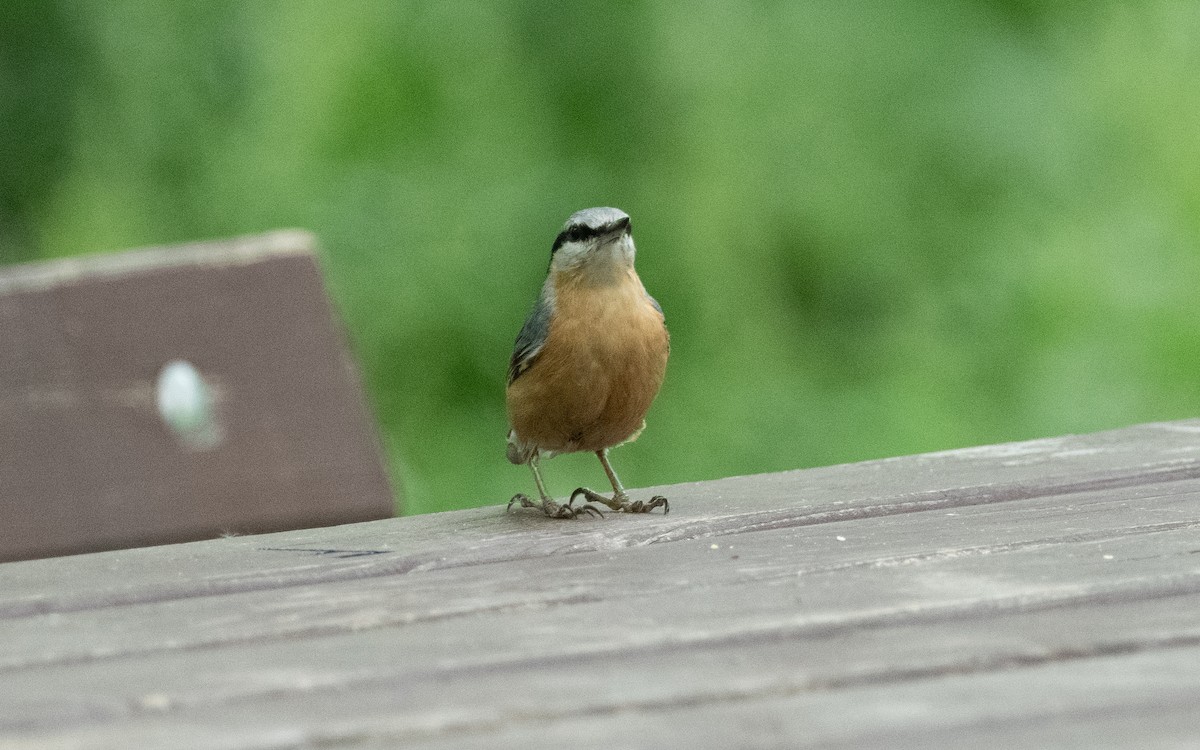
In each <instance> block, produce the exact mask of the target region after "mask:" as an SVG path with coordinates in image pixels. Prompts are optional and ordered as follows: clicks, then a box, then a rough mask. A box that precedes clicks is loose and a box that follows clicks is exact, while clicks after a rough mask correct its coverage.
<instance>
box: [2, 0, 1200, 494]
mask: <svg viewBox="0 0 1200 750" xmlns="http://www.w3.org/2000/svg"><path fill="white" fill-rule="evenodd" d="M0 14H2V15H3V16H4V17H3V19H2V20H0V66H2V67H0V261H3V262H16V261H24V260H31V259H37V258H42V257H51V256H58V255H69V254H76V253H86V252H97V251H106V250H116V249H121V248H127V247H131V246H138V245H146V244H161V243H167V242H175V241H185V240H193V239H200V238H211V237H219V236H223V235H233V234H239V233H248V232H256V231H260V230H265V229H270V228H275V227H281V226H299V227H304V228H308V229H311V230H313V231H315V232H316V233H317V234H318V235H319V236H320V238H321V240H322V242H323V245H324V252H325V258H324V261H325V267H326V272H327V276H328V281H329V284H330V287H331V291H332V293H333V296H334V298H335V300H336V302H337V304H338V307H339V309H340V310H341V312H342V315H343V316H344V319H345V321H346V324H347V328H348V331H349V335H350V339H351V345H352V346H353V349H354V351H355V353H356V355H357V357H358V359H359V360H360V362H361V364H362V367H363V369H364V373H365V379H366V382H367V385H368V388H369V392H370V395H371V398H372V402H373V405H374V407H375V410H376V413H377V414H378V416H379V419H380V422H381V426H382V434H383V440H384V444H385V447H386V450H387V452H388V454H389V456H390V459H391V465H392V467H393V472H394V474H395V476H396V478H397V479H398V480H399V483H400V484H402V485H403V486H404V488H405V494H406V496H407V510H408V511H409V512H424V511H431V510H440V509H447V508H454V507H464V506H472V505H481V504H488V503H502V502H505V501H507V499H508V497H509V496H510V495H512V494H513V493H514V492H516V491H518V490H521V491H529V490H530V489H531V480H530V477H529V475H528V472H527V471H526V469H524V468H523V467H514V466H510V465H509V464H508V463H507V462H506V461H505V460H504V434H505V431H506V426H505V418H504V404H503V389H504V372H505V367H506V365H507V359H508V356H509V351H510V348H511V345H512V341H513V338H514V336H515V334H516V332H517V330H518V328H519V327H520V325H521V322H522V320H523V318H524V315H525V314H526V312H527V311H528V309H529V306H530V305H531V304H532V301H533V298H534V295H535V294H536V292H537V289H538V288H539V285H540V284H541V281H542V275H543V273H544V271H545V266H546V261H547V258H548V253H549V248H550V242H551V240H552V238H553V236H554V234H555V232H556V231H557V229H558V227H559V224H560V223H561V222H562V221H563V219H564V218H565V217H566V216H567V215H568V214H569V213H571V212H572V211H574V210H576V209H579V208H583V207H585V206H592V205H615V206H619V207H621V208H623V209H625V210H626V211H628V212H629V213H630V214H631V215H632V216H633V218H634V225H635V228H636V232H635V236H636V239H637V243H638V248H639V251H640V254H639V268H640V271H641V274H642V277H643V279H644V280H645V282H646V285H647V287H648V288H649V289H650V291H651V293H653V294H654V295H655V296H656V297H657V298H658V299H659V300H660V301H661V302H662V304H663V307H664V308H665V309H666V311H667V318H668V323H669V325H670V327H671V332H672V336H673V354H672V361H671V366H670V369H669V372H668V377H667V383H666V385H665V387H664V389H663V392H662V394H661V396H660V398H659V401H658V403H657V404H656V405H655V407H654V409H653V410H652V412H651V414H650V417H649V428H648V429H647V431H646V432H645V434H644V435H643V436H642V438H641V439H640V440H639V441H638V443H637V444H636V445H635V446H630V447H626V448H623V449H621V450H619V451H618V452H617V453H616V454H615V455H614V460H615V462H616V466H617V468H618V470H620V471H621V472H622V474H623V478H624V479H625V480H626V483H627V484H629V485H630V486H644V485H648V484H662V483H668V482H680V481H687V480H698V479H706V478H712V477H718V476H723V475H731V474H739V473H750V472H758V471H767V470H777V469H788V468H797V467H804V466H812V465H818V464H826V463H831V462H840V461H852V460H858V459H865V458H870V457H878V456H887V455H895V454H902V453H909V452H916V451H926V450H934V449H940V448H950V447H956V446H962V445H968V444H979V443H990V442H996V441H1002V440H1010V439H1019V438H1028V437H1036V436H1045V435H1053V434H1060V433H1065V432H1070V431H1082V430H1091V429H1099V428H1104V427H1110V426H1118V425H1124V424H1130V423H1135V422H1142V421H1148V420H1156V419H1170V418H1181V417H1188V416H1195V415H1197V414H1198V413H1200V325H1198V320H1197V314H1196V308H1197V301H1198V299H1200V252H1198V247H1200V169H1198V168H1197V165H1198V164H1200V137H1198V135H1200V85H1197V82H1198V81H1200V54H1198V53H1197V50H1198V49H1200V47H1197V44H1196V40H1197V39H1200V6H1197V5H1196V4H1195V3H1186V2H1156V1H1153V0H1151V1H1150V2H1144V3H1136V4H1135V3H1123V2H1103V1H1101V2H1091V3H1065V4H1062V3H1060V4H1040V3H1032V2H1021V1H1019V0H1010V1H1009V2H1000V1H996V0H994V1H993V2H967V1H965V0H962V1H958V2H952V1H950V0H947V1H945V2H920V1H918V0H909V1H908V2H902V3H890V4H879V3H853V2H852V3H822V2H808V3H801V2H794V3H787V2H755V3H715V2H710V3H673V2H666V1H665V0H655V1H649V0H648V1H633V0H630V1H629V2H612V3H600V2H589V3H555V2H544V3H531V2H518V1H516V0H507V1H505V0H495V1H494V2H486V3H465V2H446V3H428V4H423V3H399V2H390V1H389V2H384V1H383V0H377V1H374V2H372V1H370V0H361V1H358V0H355V1H350V2H345V3H337V4H330V3H327V2H309V1H301V0H294V1H290V2H272V1H268V0H262V1H260V2H253V3H243V2H205V3H193V2H182V3H146V2H142V1H140V0H109V2H106V3H89V4H83V5H79V4H68V3H61V2H54V1H52V0H28V1H24V0H16V2H13V3H9V4H8V5H7V6H6V7H5V9H4V10H3V11H0ZM545 468H546V474H547V477H548V480H549V483H550V488H551V490H552V491H554V492H555V493H556V494H562V493H565V492H569V491H570V490H571V489H573V488H574V487H575V486H577V485H579V484H591V485H593V486H603V484H604V481H603V474H602V473H601V471H600V467H599V464H598V462H596V461H595V459H594V458H593V457H591V456H568V457H562V458H558V459H555V460H554V461H553V462H551V463H549V464H547V465H546V467H545Z"/></svg>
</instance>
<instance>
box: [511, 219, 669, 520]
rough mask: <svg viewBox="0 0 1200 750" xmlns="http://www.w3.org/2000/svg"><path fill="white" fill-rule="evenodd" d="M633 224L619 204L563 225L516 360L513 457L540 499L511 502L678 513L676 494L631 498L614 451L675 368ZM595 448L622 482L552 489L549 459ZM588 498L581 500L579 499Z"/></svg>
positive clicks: (631, 435) (557, 513)
mask: <svg viewBox="0 0 1200 750" xmlns="http://www.w3.org/2000/svg"><path fill="white" fill-rule="evenodd" d="M632 232H633V226H632V222H631V221H630V218H629V214H627V213H625V212H624V211H622V210H620V209H617V208H609V207H600V208H585V209H583V210H582V211H577V212H575V213H573V214H571V216H570V217H569V218H568V219H567V221H566V223H564V224H563V226H562V229H561V231H559V233H558V236H557V237H555V238H554V244H553V246H552V247H551V250H550V266H549V269H548V272H547V274H546V281H545V283H544V284H543V285H542V290H541V294H540V295H539V296H538V299H537V302H536V303H535V304H534V306H533V310H532V312H530V314H529V317H528V318H527V319H526V320H525V324H524V325H523V326H522V327H521V331H520V333H519V334H518V335H517V340H516V343H515V344H514V346H513V352H512V358H511V360H510V361H509V365H508V385H507V388H506V389H505V402H506V406H507V412H508V424H509V432H508V447H507V455H508V460H509V461H510V462H512V463H514V464H527V465H528V466H529V469H530V470H531V471H532V472H533V479H534V483H535V484H536V485H537V490H538V494H539V495H540V496H541V497H540V502H538V501H534V500H531V499H530V498H529V497H528V496H527V495H525V494H523V493H518V494H516V495H514V496H513V498H512V499H511V500H510V501H509V502H508V508H506V510H509V509H511V508H512V506H513V504H514V503H519V504H520V506H521V507H522V508H539V507H540V508H541V509H542V511H543V512H544V513H545V514H546V515H547V516H550V517H553V518H576V517H578V516H579V515H582V514H588V515H595V516H601V515H603V513H602V512H601V511H600V509H599V508H597V507H596V505H594V504H593V503H595V504H601V505H605V506H607V507H608V508H610V509H612V510H614V511H624V512H628V513H646V512H649V511H651V510H653V509H655V508H660V507H661V508H662V509H663V513H669V512H670V510H671V506H670V503H669V502H668V501H667V498H665V497H663V496H661V495H655V496H654V497H652V498H650V499H649V500H645V501H643V500H631V499H630V497H629V494H628V493H627V492H626V491H625V488H624V487H623V486H622V485H621V480H620V479H619V478H618V477H617V473H616V472H615V471H614V470H613V467H612V463H611V462H610V461H609V457H608V452H609V450H610V449H611V448H614V447H616V446H618V445H621V444H623V443H627V442H630V441H632V440H634V439H636V438H637V436H638V435H639V434H641V432H642V430H643V429H645V427H646V421H645V417H646V412H647V411H648V410H649V409H650V405H651V404H652V403H653V402H654V399H655V397H656V396H657V395H658V391H659V388H660V387H661V386H662V382H663V378H664V376H665V375H666V370H667V357H668V355H669V354H670V348H671V343H670V334H668V332H667V326H666V319H665V317H664V316H663V310H662V306H660V305H659V304H658V301H657V300H655V299H654V298H653V297H651V296H650V295H649V294H648V293H647V292H646V288H645V286H643V284H642V280H641V279H640V278H639V277H638V275H637V272H636V271H635V270H634V266H633V262H634V255H635V250H634V245H633V233H632ZM580 451H590V452H592V453H595V454H596V456H597V457H598V458H599V459H600V464H601V465H602V466H603V467H604V473H605V474H606V475H608V480H609V482H610V483H611V484H612V489H613V494H612V496H611V497H606V496H604V495H602V494H600V493H598V492H593V491H592V490H590V489H588V488H586V487H580V488H578V489H576V490H575V491H574V492H572V493H571V497H570V499H569V500H568V501H567V503H566V504H560V503H558V502H556V501H555V500H554V499H553V498H551V497H550V495H549V494H548V493H547V492H546V485H545V483H544V482H543V481H542V474H541V470H540V460H541V459H543V458H551V457H553V456H556V455H559V454H563V453H576V452H580ZM581 495H582V496H583V497H584V498H585V502H584V504H582V505H579V506H576V505H575V504H574V503H575V499H576V498H577V497H579V496H581Z"/></svg>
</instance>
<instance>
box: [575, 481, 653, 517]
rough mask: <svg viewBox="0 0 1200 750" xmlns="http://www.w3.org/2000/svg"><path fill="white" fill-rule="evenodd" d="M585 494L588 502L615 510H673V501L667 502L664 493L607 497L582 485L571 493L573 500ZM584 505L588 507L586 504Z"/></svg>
mask: <svg viewBox="0 0 1200 750" xmlns="http://www.w3.org/2000/svg"><path fill="white" fill-rule="evenodd" d="M578 495H583V496H584V497H585V498H587V501H588V503H600V504H602V505H607V506H608V507H609V508H612V509H613V510H620V511H624V512H626V513H649V512H650V511H652V510H654V509H655V508H662V509H663V515H664V516H665V515H666V514H668V513H670V512H671V503H669V502H667V498H665V497H663V496H662V495H655V496H654V497H652V498H650V499H649V500H644V501H643V500H630V499H629V496H628V495H626V494H625V493H623V492H618V493H616V494H614V495H613V496H612V497H611V498H609V497H605V496H604V495H601V494H600V493H598V492H593V491H592V490H589V489H588V488H587V487H580V488H578V489H576V490H575V491H574V492H572V493H571V502H575V497H576V496H578ZM583 507H585V508H586V507H587V506H586V505H585V506H583Z"/></svg>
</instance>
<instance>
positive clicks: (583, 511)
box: [504, 492, 604, 518]
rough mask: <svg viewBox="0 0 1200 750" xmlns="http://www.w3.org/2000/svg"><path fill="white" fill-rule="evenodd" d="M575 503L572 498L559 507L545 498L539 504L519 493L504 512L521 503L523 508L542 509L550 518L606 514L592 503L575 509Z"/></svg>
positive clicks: (509, 502)
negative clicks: (514, 504)
mask: <svg viewBox="0 0 1200 750" xmlns="http://www.w3.org/2000/svg"><path fill="white" fill-rule="evenodd" d="M574 502H575V497H574V496H571V499H570V500H569V501H567V504H566V505H559V504H558V503H556V502H554V501H553V500H551V499H550V498H548V497H547V498H543V499H542V502H540V503H538V502H534V501H533V500H531V499H530V498H529V496H528V495H526V494H525V493H523V492H518V493H517V494H515V495H513V497H512V500H509V501H508V507H507V508H505V509H504V512H505V513H507V512H508V511H509V510H511V509H512V506H513V503H520V504H521V507H522V508H541V509H542V512H543V513H545V514H546V515H547V516H549V517H550V518H578V517H579V516H582V515H594V516H597V517H603V516H604V514H603V513H601V512H600V509H599V508H597V507H596V506H594V505H592V504H590V503H588V504H585V505H580V506H579V507H575V506H574V504H573V503H574Z"/></svg>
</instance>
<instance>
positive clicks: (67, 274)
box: [0, 232, 393, 560]
mask: <svg viewBox="0 0 1200 750" xmlns="http://www.w3.org/2000/svg"><path fill="white" fill-rule="evenodd" d="M313 245H314V241H313V238H312V237H311V236H310V235H308V234H306V233H303V232H277V233H273V234H267V235H262V236H258V237H246V238H240V239H236V240H230V241H226V242H215V243H208V244H200V245H188V246H178V247H168V248H157V249H149V250H140V251H131V252H128V253H122V254H118V255H105V256H97V257H87V258H78V259H68V260H60V261H52V262H47V263H41V264H35V265H30V266H19V267H9V268H4V269H0V498H2V499H3V506H4V509H3V513H2V514H0V560H12V559H22V558H30V557H41V556H47V555H56V554H68V553H74V552H85V551H95V550H104V549H113V548H120V547H128V546H134V545H145V544H155V543H163V542H170V541H184V540H191V539H205V538H213V537H216V536H218V535H220V534H221V533H226V532H229V533H245V532H261V531H275V530H283V529H294V528H301V527H305V526H320V525H329V524H334V523H346V522H350V521H361V520H368V519H376V518H386V517H388V516H390V515H392V507H393V496H392V492H391V490H390V488H389V486H388V481H387V478H386V475H385V473H384V470H383V465H382V461H381V457H380V451H379V447H378V445H377V442H376V438H375V436H374V434H373V431H372V428H371V419H370V417H369V415H368V414H367V412H366V409H365V403H364V399H363V394H362V392H361V389H360V387H359V384H358V381H357V376H356V374H355V372H354V367H353V365H352V363H351V361H350V359H349V357H348V356H347V355H346V351H345V345H344V341H343V337H342V332H341V330H340V328H339V327H338V324H337V323H336V321H335V319H334V315H333V311H332V310H331V308H330V306H329V302H328V299H327V298H326V295H325V291H324V288H323V284H322V281H321V275H320V271H319V268H318V266H317V263H316V258H315V255H314V251H313ZM174 360H185V361H188V362H190V363H191V364H192V365H193V366H195V367H196V368H198V370H199V371H200V373H201V375H202V376H203V377H204V378H205V379H206V380H207V381H208V383H209V386H210V390H211V393H212V394H213V398H214V409H215V410H214V415H215V417H216V427H215V428H213V429H212V430H208V431H204V432H203V435H204V437H203V439H202V440H191V441H188V440H181V439H180V438H179V437H178V436H177V435H175V434H174V433H172V431H171V430H170V429H169V428H168V427H167V426H166V425H165V424H164V422H163V420H162V419H160V417H159V415H158V413H157V410H156V404H155V401H156V391H155V381H156V377H157V376H158V374H159V373H160V371H161V370H162V368H163V367H164V366H165V365H167V364H168V363H169V362H172V361H174Z"/></svg>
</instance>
